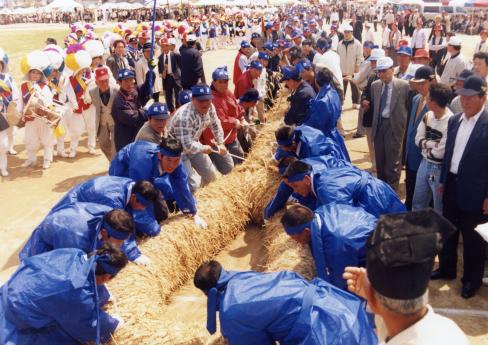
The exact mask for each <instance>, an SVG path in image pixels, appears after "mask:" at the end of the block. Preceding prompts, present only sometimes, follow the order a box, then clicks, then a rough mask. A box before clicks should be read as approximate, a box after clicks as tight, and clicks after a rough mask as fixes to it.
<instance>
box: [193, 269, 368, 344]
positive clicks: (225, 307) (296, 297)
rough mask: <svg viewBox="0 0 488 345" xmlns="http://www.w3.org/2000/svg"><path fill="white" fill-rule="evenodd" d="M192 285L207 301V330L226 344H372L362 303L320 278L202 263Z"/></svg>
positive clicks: (286, 272)
mask: <svg viewBox="0 0 488 345" xmlns="http://www.w3.org/2000/svg"><path fill="white" fill-rule="evenodd" d="M194 283H195V286H196V287H197V288H199V289H200V290H202V291H203V292H204V293H205V294H206V295H207V297H208V301H207V329H208V331H209V332H210V333H214V332H215V330H216V312H217V311H218V312H219V319H220V330H221V332H222V334H223V336H224V337H225V338H226V339H227V341H228V342H229V344H230V345H248V344H259V345H274V344H275V342H278V343H279V344H281V345H298V344H301V345H329V344H340V345H359V344H361V345H375V344H377V339H376V336H375V334H374V332H373V329H372V327H371V325H370V323H369V320H368V317H367V314H366V312H365V308H364V304H363V302H362V301H361V300H360V299H359V298H357V297H355V296H353V295H351V294H349V293H347V292H345V291H343V290H341V289H338V288H336V287H335V286H333V285H331V284H329V283H327V282H325V281H323V280H321V279H318V278H316V279H314V280H312V281H311V282H308V281H307V280H305V279H304V278H302V277H301V276H300V275H298V274H297V273H294V272H289V271H284V272H276V273H260V272H253V271H248V272H234V271H225V270H223V269H222V266H221V265H220V263H218V262H217V261H210V262H207V263H204V264H202V265H201V266H200V267H199V268H198V270H197V271H196V273H195V277H194Z"/></svg>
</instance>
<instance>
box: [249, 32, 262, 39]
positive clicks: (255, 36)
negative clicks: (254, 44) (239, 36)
mask: <svg viewBox="0 0 488 345" xmlns="http://www.w3.org/2000/svg"><path fill="white" fill-rule="evenodd" d="M253 38H261V35H260V34H258V33H257V32H253V33H252V35H251V39H253Z"/></svg>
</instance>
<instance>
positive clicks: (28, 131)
mask: <svg viewBox="0 0 488 345" xmlns="http://www.w3.org/2000/svg"><path fill="white" fill-rule="evenodd" d="M24 143H25V148H26V150H27V159H28V160H30V161H35V160H36V154H37V151H38V150H39V147H40V146H42V147H43V149H44V160H49V161H52V159H53V146H54V142H53V129H52V128H51V127H49V126H48V125H47V124H46V122H45V121H43V120H42V119H38V118H35V119H34V120H33V121H27V122H26V123H25V138H24Z"/></svg>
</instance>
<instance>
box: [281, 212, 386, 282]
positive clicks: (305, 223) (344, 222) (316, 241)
mask: <svg viewBox="0 0 488 345" xmlns="http://www.w3.org/2000/svg"><path fill="white" fill-rule="evenodd" d="M376 222H377V218H376V217H374V216H373V215H371V214H369V213H368V212H366V211H365V210H363V209H362V208H360V207H353V206H349V205H342V204H336V203H332V204H328V205H325V206H320V207H318V208H317V209H316V210H315V212H314V211H312V210H311V209H309V208H308V207H305V206H302V205H293V206H291V207H289V208H287V210H286V212H285V213H284V214H283V216H282V217H281V224H283V227H284V228H285V231H286V233H287V234H288V235H289V236H290V237H291V238H292V239H294V240H295V241H297V242H298V243H300V244H303V245H309V246H310V250H311V252H312V256H313V261H314V262H315V268H316V271H317V276H318V277H319V278H322V279H323V280H325V281H327V282H329V283H331V284H333V285H335V286H337V287H339V288H341V289H344V290H346V288H347V284H346V281H345V280H344V279H343V278H342V274H343V273H344V269H345V268H346V267H348V266H355V267H356V266H357V267H364V266H366V241H367V239H368V237H369V235H370V234H371V232H373V230H374V228H375V226H376Z"/></svg>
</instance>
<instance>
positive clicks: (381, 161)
mask: <svg viewBox="0 0 488 345" xmlns="http://www.w3.org/2000/svg"><path fill="white" fill-rule="evenodd" d="M391 83H392V91H391V100H390V118H389V119H385V118H382V117H381V114H380V100H381V92H382V87H383V82H382V81H381V80H377V81H375V82H374V83H373V84H372V85H371V100H372V104H373V124H372V128H371V129H372V132H371V133H372V137H373V138H374V148H375V157H376V169H377V173H378V178H379V179H381V180H383V181H385V182H386V183H388V184H389V185H390V186H391V187H392V188H393V189H394V190H397V189H398V184H399V182H400V173H401V164H402V145H403V138H404V136H405V128H406V124H407V116H408V108H407V103H408V92H409V89H410V88H409V85H408V82H406V81H405V80H401V79H396V78H393V80H392V82H391Z"/></svg>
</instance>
